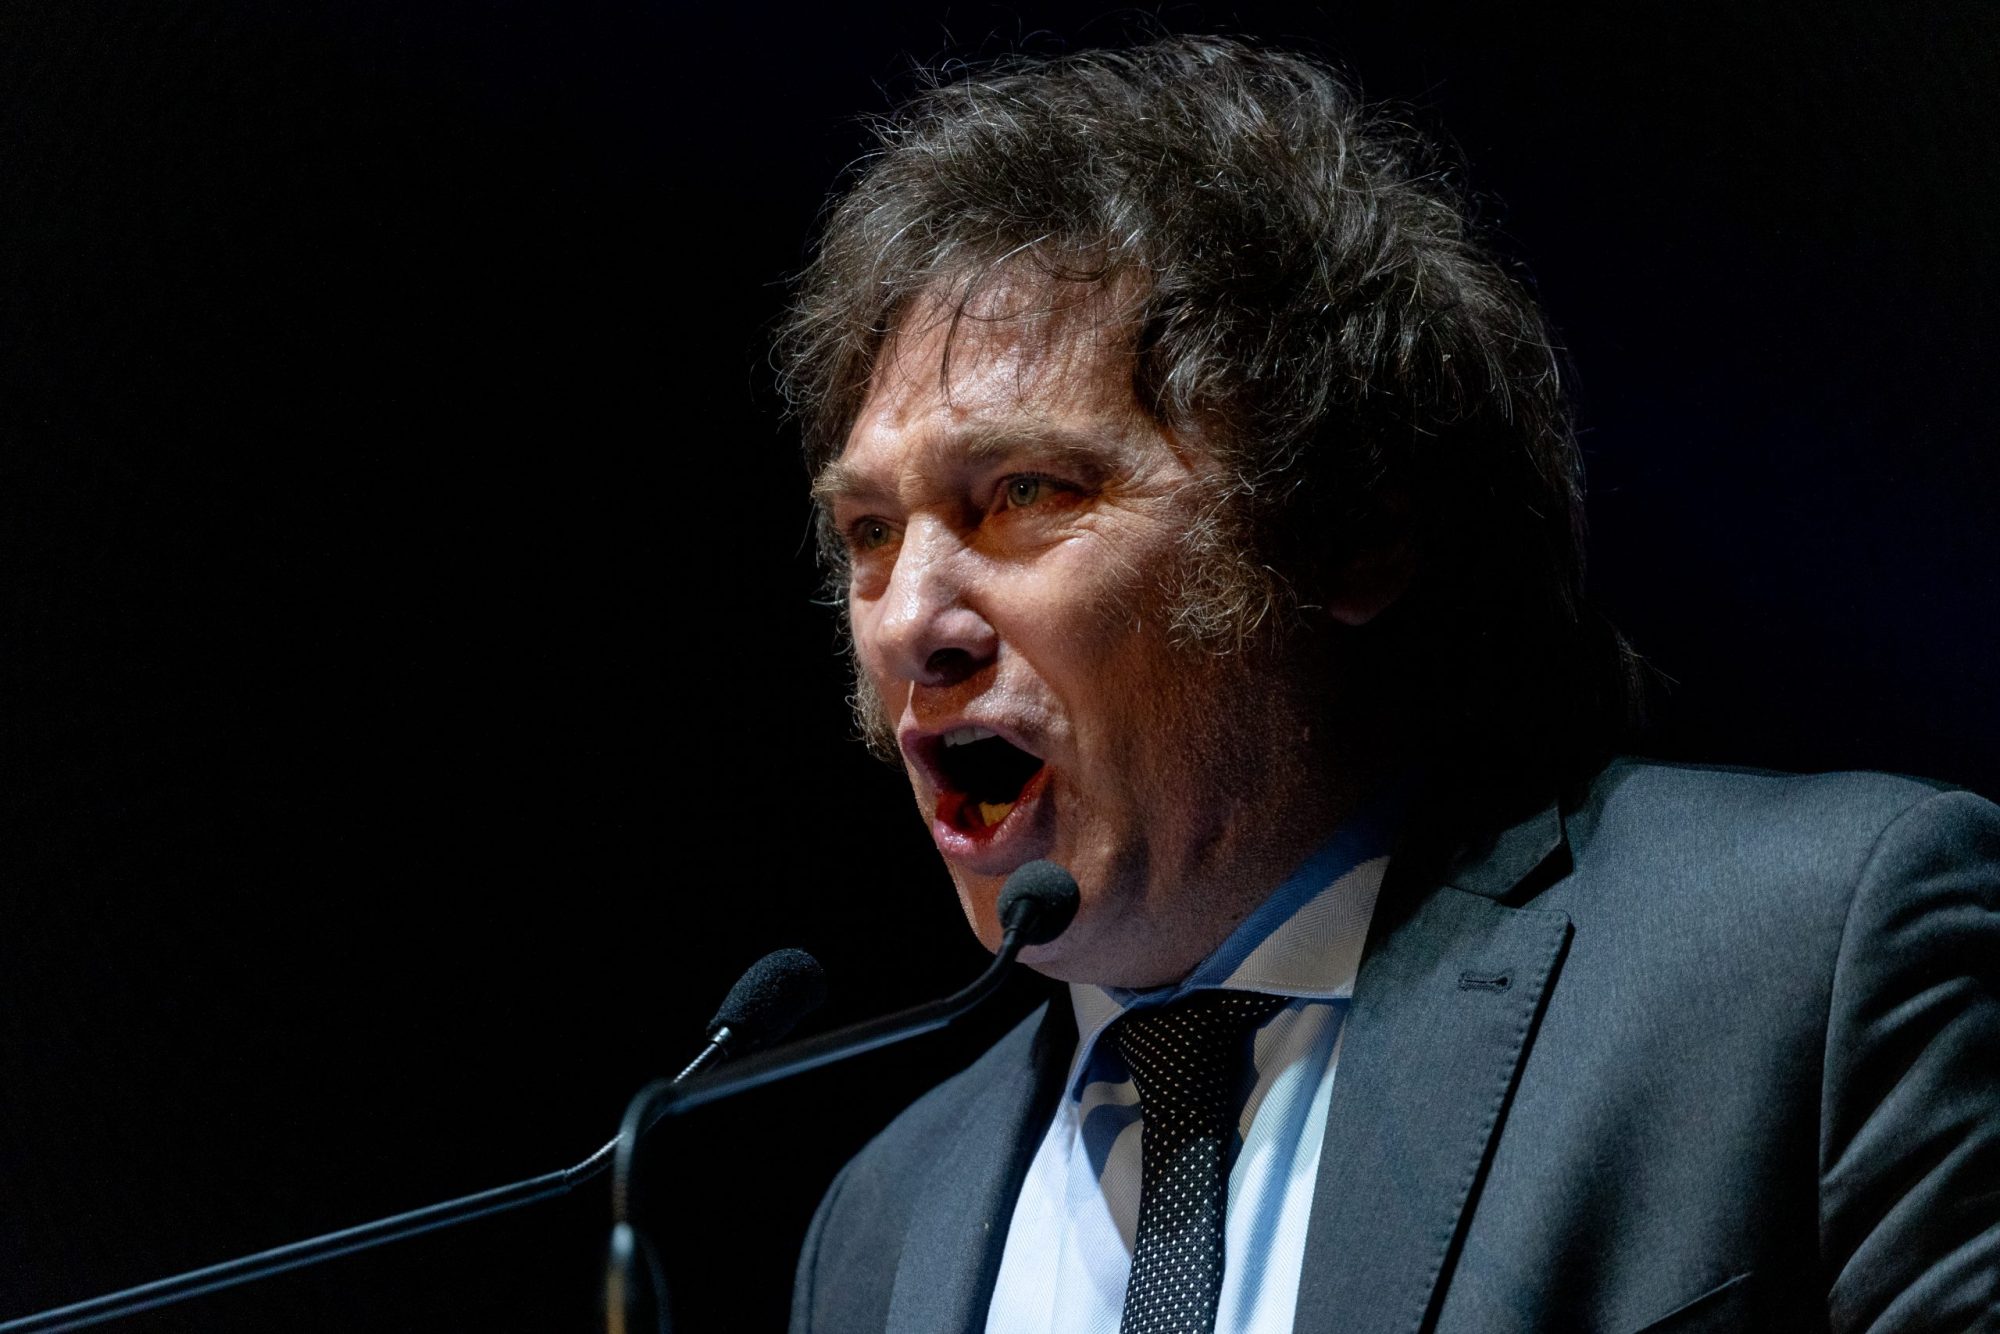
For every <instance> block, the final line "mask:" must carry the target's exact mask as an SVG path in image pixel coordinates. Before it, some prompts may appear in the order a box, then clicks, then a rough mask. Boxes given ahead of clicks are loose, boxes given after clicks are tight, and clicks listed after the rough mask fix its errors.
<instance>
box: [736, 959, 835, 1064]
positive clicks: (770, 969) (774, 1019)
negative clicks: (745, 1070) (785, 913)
mask: <svg viewBox="0 0 2000 1334" xmlns="http://www.w3.org/2000/svg"><path fill="white" fill-rule="evenodd" d="M825 1001H826V974H825V972H823V971H822V970H821V969H820V966H819V960H817V959H815V958H813V956H812V955H810V954H807V953H806V952H805V951H804V950H777V951H775V952H773V953H771V954H767V955H765V956H764V957H763V958H761V959H759V960H758V961H757V962H756V963H753V964H751V965H750V967H749V969H748V970H747V971H745V972H744V974H743V976H742V977H740V978H738V979H737V980H736V985H735V986H733V987H731V988H730V989H729V995H728V996H727V997H726V998H725V999H724V1000H723V1002H722V1008H721V1009H719V1010H717V1011H716V1012H715V1018H713V1019H711V1020H710V1021H709V1024H708V1036H709V1040H710V1041H712V1042H720V1043H721V1044H722V1045H723V1046H724V1047H726V1048H728V1050H729V1051H730V1052H731V1053H732V1054H735V1055H739V1056H740V1055H742V1054H743V1053H744V1052H747V1051H755V1050H757V1049H758V1048H760V1047H764V1046H767V1045H769V1044H770V1043H773V1042H776V1041H777V1040H778V1039H779V1038H781V1037H783V1036H785V1034H787V1033H789V1032H791V1031H792V1028H793V1026H794V1025H796V1024H797V1023H798V1022H799V1020H801V1019H803V1018H805V1017H806V1016H807V1015H809V1014H811V1013H812V1012H813V1011H814V1010H817V1009H818V1008H819V1007H820V1006H821V1005H822V1004H823V1003H824V1002H825ZM724 1029H727V1030H728V1031H729V1032H728V1036H727V1037H726V1038H725V1037H719V1036H718V1035H719V1034H720V1033H721V1032H722V1030H724Z"/></svg>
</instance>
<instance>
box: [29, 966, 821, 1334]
mask: <svg viewBox="0 0 2000 1334" xmlns="http://www.w3.org/2000/svg"><path fill="white" fill-rule="evenodd" d="M825 999H826V975H825V974H824V973H823V972H822V971H821V970H820V966H819V962H818V961H817V960H816V959H814V958H813V957H812V955H810V954H807V953H806V952H805V951H804V950H779V951H778V952H777V953H775V954H768V955H765V956H764V957H763V958H762V959H759V960H758V961H757V962H756V963H754V964H752V965H751V966H750V969H749V971H748V972H746V973H744V974H743V976H742V977H741V978H740V979H738V981H737V983H736V985H735V986H733V987H731V988H730V989H729V996H728V998H727V999H726V1000H724V1001H723V1002H722V1008H721V1009H720V1010H718V1011H717V1012H716V1015H715V1018H714V1019H713V1020H711V1021H710V1022H709V1025H708V1039H709V1041H708V1046H707V1047H706V1048H704V1049H703V1051H702V1053H701V1055H699V1056H697V1057H695V1059H694V1060H693V1061H692V1062H691V1063H690V1064H689V1065H688V1067H687V1069H686V1070H683V1071H682V1072H681V1073H680V1075H678V1076H676V1078H675V1082H676V1083H678V1082H679V1080H681V1079H685V1078H687V1077H688V1076H690V1075H692V1074H694V1073H695V1072H696V1071H698V1070H700V1069H703V1068H705V1067H706V1066H708V1065H712V1064H714V1062H715V1061H716V1060H718V1059H721V1058H723V1057H728V1056H736V1055H741V1054H743V1053H745V1052H751V1051H755V1050H757V1049H758V1048H759V1047H762V1046H764V1045H765V1044H767V1043H771V1042H775V1041H777V1040H778V1039H779V1038H781V1037H783V1036H784V1035H785V1034H787V1033H789V1032H790V1031H791V1030H792V1028H793V1026H794V1025H796V1024H797V1023H798V1022H799V1020H801V1019H803V1018H804V1017H805V1016H806V1015H807V1014H809V1013H811V1012H812V1011H813V1010H814V1009H816V1008H818V1006H819V1005H820V1003H821V1002H822V1001H823V1000H825ZM617 1147H618V1141H617V1140H615V1139H614V1140H612V1141H611V1142H610V1143H608V1144H606V1145H605V1146H604V1147H603V1148H601V1149H599V1150H598V1151H597V1152H596V1153H593V1154H591V1155H590V1157H588V1158H586V1159H584V1160H583V1161H582V1162H580V1163H578V1164H577V1165H576V1166H575V1167H570V1168H565V1169H564V1170H562V1171H560V1172H549V1173H546V1174H544V1175H542V1176H538V1177H531V1178H529V1179H528V1180H526V1181H516V1182H515V1183H513V1184H512V1185H510V1186H501V1187H498V1188H497V1189H494V1190H488V1191H481V1192H480V1193H479V1194H477V1195H464V1196H460V1197H459V1198H458V1199H455V1200H446V1201H444V1202H443V1203H442V1204H433V1205H430V1206H428V1207H427V1208H423V1209H413V1210H411V1211H410V1212H408V1213H403V1214H397V1215H395V1216H393V1217H390V1218H380V1219H377V1220H376V1221H374V1222H372V1223H363V1224H361V1225H360V1226H359V1227H351V1228H346V1229H344V1230H342V1231H339V1232H329V1233H326V1234H325V1235H323V1236H318V1237H310V1238H308V1239H306V1240H305V1241H295V1242H292V1243H291V1244H290V1245H287V1246H277V1247H273V1248H272V1249H270V1250H268V1251H259V1252H257V1253H256V1254H255V1255H246V1256H242V1257H241V1258H239V1259H235V1260H228V1261H225V1262H223V1263H222V1264H216V1265H209V1266H208V1267H207V1268H205V1269H196V1270H191V1271H190V1272H188V1273H185V1274H176V1275H174V1276H173V1277H172V1278H163V1279H158V1280H156V1281H154V1282H152V1283H146V1284H142V1285H140V1286H139V1287H136V1288H126V1289H124V1290H123V1291H120V1292H112V1293H106V1294H105V1295H104V1296H102V1297H92V1298H91V1299H89V1300H88V1301H82V1302H76V1303H73V1304H71V1305H69V1306H63V1307H58V1308H56V1309H55V1310H50V1311H41V1312H38V1313H36V1314H34V1315H30V1316H22V1317H20V1318H19V1319H16V1320H8V1321H5V1322H0V1334H29V1331H36V1334H47V1332H50V1331H56V1330H69V1329H82V1328H84V1327H85V1326H87V1325H95V1324H98V1323H100V1322H102V1321H105V1320H114V1319H116V1318H118V1317H119V1316H125V1315H132V1314H135V1313H136V1312H139V1311H145V1310H150V1309H152V1308H154V1307H159V1306H167V1305H170V1304H172V1303H174V1302H178V1301H182V1300H185V1299H186V1298H189V1297H195V1296H199V1295H200V1294H202V1293H204V1292H214V1291H216V1290H218V1289H221V1288H229V1287H234V1286H236V1285H237V1284H239V1283H248V1282H250V1281H251V1280H252V1279H258V1278H265V1277H268V1276H269V1275H272V1274H281V1273H284V1272H285V1271H286V1270H290V1269H300V1268H303V1267H305V1266H306V1265H312V1264H318V1263H319V1262H320V1261H322V1260H331V1259H332V1258H333V1257H335V1256H336V1255H346V1254H348V1253H349V1252H352V1251H360V1250H366V1249H368V1248H369V1247H372V1246H380V1245H382V1244H384V1243H385V1242H391V1241H399V1240H401V1239H402V1238H404V1237H414V1236H416V1235H417V1234H418V1233H422V1232H433V1231H436V1230H437V1229H439V1228H445V1227H453V1226H456V1225H457V1224H459V1223H465V1222H470V1221H471V1220H472V1219H475V1218H483V1217H485V1216H486V1215H487V1214H495V1213H500V1212H503V1211H505V1210H508V1209H517V1208H519V1207H520V1206H522V1205H524V1204H533V1203H535V1202H536V1201H538V1200H547V1199H554V1198H556V1197H558V1196H562V1195H567V1194H569V1192H570V1191H572V1190H574V1189H575V1188H576V1187H578V1186H580V1185H582V1184H583V1183H585V1182H586V1181H593V1180H595V1179H596V1178H597V1177H599V1176H601V1175H603V1173H604V1169H605V1168H607V1167H609V1166H610V1165H611V1159H612V1154H613V1152H614V1151H615V1150H616V1149H617Z"/></svg>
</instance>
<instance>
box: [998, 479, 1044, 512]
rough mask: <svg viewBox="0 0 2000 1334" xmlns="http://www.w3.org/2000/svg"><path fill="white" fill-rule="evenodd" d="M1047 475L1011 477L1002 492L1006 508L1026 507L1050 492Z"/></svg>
mask: <svg viewBox="0 0 2000 1334" xmlns="http://www.w3.org/2000/svg"><path fill="white" fill-rule="evenodd" d="M1049 489H1050V488H1049V481H1048V479H1047V478H1046V477H1010V478H1008V479H1007V484H1006V486H1005V488H1004V489H1003V490H1002V492H1001V497H1002V499H1003V501H1004V502H1005V504H1004V508H1006V509H1025V508H1027V507H1028V506H1029V505H1032V504H1034V503H1035V502H1036V501H1038V500H1040V499H1041V498H1042V497H1043V496H1044V495H1046V494H1048V491H1049Z"/></svg>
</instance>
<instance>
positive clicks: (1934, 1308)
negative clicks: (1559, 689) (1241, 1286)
mask: <svg viewBox="0 0 2000 1334" xmlns="http://www.w3.org/2000/svg"><path fill="white" fill-rule="evenodd" d="M1425 865H1426V859H1425V858H1424V857H1422V856H1406V855H1405V849H1403V848H1399V850H1398V853H1397V856H1396V858H1395V859H1394V860H1392V862H1391V865H1390V873H1389V879H1388V883H1387V884H1385V886H1384V889H1383V896H1382V900H1381V902H1380V904H1379V905H1378V907H1377V910H1376V917H1375V921H1374V923H1373V924H1372V926H1371V929H1370V932H1369V943H1368V947H1367V952H1366V955H1365V957H1364V961H1363V964H1362V968H1361V973H1360V977H1359V980H1358V982H1357V984H1356V989H1355V996H1354V1003H1353V1007H1352V1009H1351V1011H1350V1012H1349V1016H1348V1019H1347V1030H1346V1033H1345V1035H1344V1038H1343V1042H1342V1048H1341V1057H1340V1070H1339V1074H1338V1077H1337V1078H1336V1079H1335V1080H1334V1087H1333V1101H1332V1105H1331V1110H1330V1111H1329V1112H1328V1116H1327V1128H1326V1140H1325V1145H1324V1148H1323V1149H1322V1152H1321V1156H1320V1179H1319V1183H1318V1189H1317V1192H1316V1194H1315V1197H1314V1202H1313V1209H1312V1221H1311V1225H1310V1228H1309V1231H1308V1235H1307V1241H1306V1251H1305V1264H1304V1269H1303V1271H1302V1273H1301V1277H1300V1284H1299V1307H1298V1316H1297V1324H1296V1328H1297V1329H1298V1330H1300V1331H1319V1332H1323V1334H1333V1331H1342V1332H1343V1334H1372V1332H1373V1331H1396V1332H1397V1334H1403V1332H1406V1331H1423V1330H1437V1331H1445V1332H1451V1334H1456V1332H1458V1331H1515V1330H1563V1331H1568V1330H1591V1331H1606V1332H1607V1334H1621V1332H1623V1331H1638V1330H1645V1331H1649V1332H1652V1331H1659V1332H1660V1334H1664V1332H1665V1331H1677V1332H1680V1331H1694V1330H1755V1331H1781V1330H1783V1331H1790V1330H1829V1329H1831V1330H1838V1331H1860V1330H1869V1331H1890V1330H1898V1331H1903V1330H1936V1331H1947V1330H1948V1331H1952V1332H1953V1334H1958V1332H1959V1331H1966V1330H1986V1331H1993V1330H2000V809H1996V808H1995V807H1993V806H1992V805H1990V804H1989V803H1987V802H1985V801H1982V800H1981V799H1979V798H1978V797H1975V796H1972V795H1970V794H1967V793H1963V792H1953V791H1944V790H1940V789H1938V788H1935V787H1932V786H1930V785H1927V784H1922V783H1918V782H1914V781H1911V780H1907V779H1900V778H1890V777H1884V776H1881V775H1870V774H1839V775H1831V776H1826V777H1816V778H1790V777H1778V776H1772V775H1764V774H1750V773H1738V772H1727V771H1720V770H1714V769H1698V768H1682V767H1674V766H1665V765H1655V764H1640V763H1630V762H1621V763H1618V764H1614V765H1613V766H1611V767H1610V768H1609V769H1607V770H1606V771H1605V772H1604V773H1602V774H1601V775H1599V776H1598V778H1597V779H1596V780H1595V782H1594V783H1593V784H1592V785H1591V787H1590V789H1589V791H1588V792H1587V793H1585V794H1582V795H1581V796H1579V797H1578V798H1576V799H1574V800H1572V801H1570V802H1568V803H1560V802H1558V803H1552V804H1550V805H1549V806H1548V807H1547V808H1545V809H1543V810H1541V811H1539V812H1537V813H1536V814H1534V815H1532V816H1530V817H1529V818H1527V819H1525V820H1522V821H1521V822H1519V823H1517V824H1514V825H1512V826H1511V827H1509V828H1507V829H1506V831H1505V832H1504V833H1502V834H1501V835H1499V836H1498V837H1497V838H1494V839H1491V840H1489V841H1487V842H1486V843H1485V845H1484V846H1483V847H1479V848H1474V849H1471V850H1469V851H1461V852H1459V853H1458V854H1456V855H1455V856H1443V855H1440V856H1439V857H1435V858H1431V859H1429V861H1428V865H1429V866H1430V868H1431V869H1429V870H1426V869H1423V868H1424V867H1425ZM1074 1043H1075V1033H1074V1028H1073V1023H1072V1021H1071V1019H1070V1016H1069V1013H1068V1007H1067V1006H1066V1005H1063V1004H1060V1003H1058V1004H1056V1005H1054V1006H1052V1007H1050V1008H1048V1009H1046V1010H1045V1011H1044V1012H1043V1013H1042V1014H1041V1015H1039V1016H1037V1017H1036V1018H1034V1019H1031V1020H1030V1021H1029V1022H1028V1023H1027V1024H1024V1025H1023V1026H1022V1027H1021V1028H1019V1029H1017V1030H1016V1031H1015V1032H1014V1033H1013V1034H1011V1035H1010V1036H1009V1037H1007V1038H1006V1039H1005V1040H1003V1041H1002V1042H1001V1043H1000V1044H999V1045H998V1046H996V1047H994V1048H993V1049H992V1050H991V1051H989V1052H988V1053H987V1054H986V1055H985V1056H984V1057H982V1058H981V1059H980V1060H979V1061H978V1062H977V1063H976V1064H975V1065H973V1066H972V1067H971V1068H970V1069H968V1070H966V1071H965V1072H964V1073H962V1074H960V1075H958V1076H957V1077H956V1078H954V1079H951V1080H950V1081H948V1082H946V1083H945V1084H943V1085H941V1086H940V1087H938V1088H937V1089H935V1090H933V1091H932V1092H931V1093H930V1094H928V1095H926V1096H925V1097H924V1098H923V1099H922V1100H920V1101H919V1102H918V1103H917V1104H916V1105H914V1106H913V1107H911V1108H910V1109H909V1110H908V1111H907V1112H905V1113H904V1114H903V1115H902V1116H901V1117H899V1118H898V1119H897V1120H896V1121H895V1123H894V1124H892V1125H891V1126H890V1127H889V1128H888V1129H887V1130H886V1131H884V1132H883V1134H882V1135H881V1136H880V1137H879V1138H877V1139H876V1140H875V1141H874V1142H873V1143H872V1144H870V1145H869V1146H868V1147H867V1148H866V1149H864V1150H863V1151H862V1152H861V1153H860V1154H859V1155H858V1156H857V1157H856V1158H855V1159H854V1161H853V1162H851V1163H850V1164H849V1165H848V1166H847V1168H846V1169H845V1170H844V1171H843V1172H842V1173H841V1175H840V1176H839V1178H838V1179H836V1180H835V1182H834V1184H833V1186H832V1188H831V1190H830V1191H829V1192H828V1194H827V1196H826V1199H825V1201H824V1203H823V1204H822V1205H821V1206H820V1210H819V1214H818V1216H817V1217H816V1218H815V1219H814V1222H813V1225H812V1230H811V1232H810V1233H809V1234H808V1236H807V1239H806V1245H805V1252H804V1255H803V1257H802V1258H801V1261H800V1266H799V1275H798V1285H797V1290H796V1293H795V1297H794V1309H793V1316H792V1328H793V1330H794V1331H797V1332H798V1334H806V1332H807V1331H810V1332H811V1334H861V1332H862V1331H867V1332H869V1334H879V1331H883V1330H889V1331H894V1332H895V1334H944V1332H945V1331H963V1330H978V1329H983V1328H984V1324H985V1313H986V1305H987V1302H988V1300H989V1298H990V1296H991V1293H992V1289H993V1282H994V1277H995V1275H996V1273H997V1272H998V1267H999V1260H1000V1252H1001V1249H1002V1246H1003V1244H1004V1242H1005V1239H1006V1232H1007V1228H1008V1225H1009V1221H1010V1219H1011V1217H1012V1213H1013V1203H1014V1199H1015V1196H1016V1194H1017V1193H1018V1192H1019V1190H1020V1184H1021V1180H1022V1177H1023V1175H1024V1173H1025V1171H1026V1168H1027V1164H1028V1161H1029V1158H1030V1157H1031V1156H1032V1154H1033V1151H1034V1149H1035V1146H1036V1144H1037V1142H1038V1140H1039V1138H1040V1136H1041V1134H1042V1132H1043V1130H1044V1129H1045V1127H1046V1126H1047V1123H1048V1119H1049V1116H1050V1115H1051V1112H1052V1109H1053V1107H1054V1100H1055V1098H1056V1096H1057V1095H1058V1093H1059V1086H1060V1081H1061V1079H1062V1075H1063V1071H1064V1068H1065V1066H1066V1064H1067V1062H1068V1059H1069V1057H1070V1055H1071V1053H1072V1051H1073V1049H1074Z"/></svg>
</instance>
